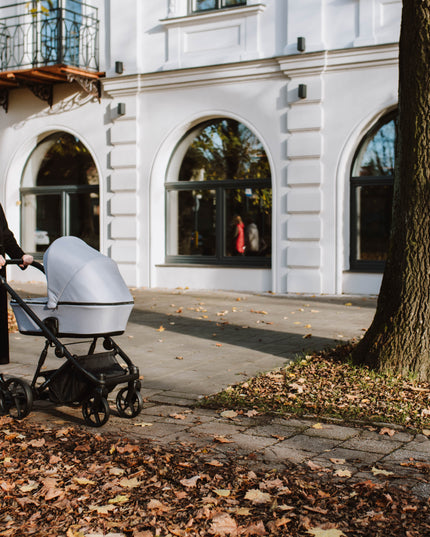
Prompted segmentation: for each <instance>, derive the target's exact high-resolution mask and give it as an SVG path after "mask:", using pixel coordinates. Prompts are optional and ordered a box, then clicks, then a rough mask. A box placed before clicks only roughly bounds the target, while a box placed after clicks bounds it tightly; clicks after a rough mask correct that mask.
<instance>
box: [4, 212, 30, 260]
mask: <svg viewBox="0 0 430 537" xmlns="http://www.w3.org/2000/svg"><path fill="white" fill-rule="evenodd" d="M0 242H1V245H2V250H3V251H4V252H5V253H6V254H7V255H8V256H9V257H10V258H11V259H21V257H22V256H23V255H24V252H23V250H22V249H21V248H20V246H19V244H18V243H17V242H16V239H15V236H14V234H13V233H12V231H11V230H10V229H9V226H8V224H7V220H6V216H5V214H4V211H3V207H2V206H1V205H0Z"/></svg>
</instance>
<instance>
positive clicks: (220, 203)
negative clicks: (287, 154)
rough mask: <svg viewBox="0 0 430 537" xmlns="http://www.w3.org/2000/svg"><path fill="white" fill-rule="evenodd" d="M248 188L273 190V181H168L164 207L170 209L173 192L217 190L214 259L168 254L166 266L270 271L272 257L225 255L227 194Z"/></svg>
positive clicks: (166, 255)
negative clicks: (257, 268) (171, 192)
mask: <svg viewBox="0 0 430 537" xmlns="http://www.w3.org/2000/svg"><path fill="white" fill-rule="evenodd" d="M238 188H240V189H245V188H254V189H256V188H270V189H272V180H271V179H244V180H240V181H239V180H228V179H227V180H217V181H166V183H165V207H168V199H167V198H168V194H169V192H170V191H184V190H186V191H190V190H215V199H216V209H215V219H216V220H215V244H216V246H215V255H214V256H201V255H169V254H168V253H167V251H166V253H165V262H166V263H167V264H181V265H183V264H190V265H213V266H230V267H244V266H246V267H262V268H270V267H271V265H272V255H269V256H226V255H225V254H224V252H225V231H226V225H227V224H226V191H227V190H230V189H235V190H237V189H238ZM165 217H166V221H165V229H166V237H165V239H166V240H165V243H166V246H167V244H168V238H167V234H168V233H169V226H168V221H167V211H166V214H165Z"/></svg>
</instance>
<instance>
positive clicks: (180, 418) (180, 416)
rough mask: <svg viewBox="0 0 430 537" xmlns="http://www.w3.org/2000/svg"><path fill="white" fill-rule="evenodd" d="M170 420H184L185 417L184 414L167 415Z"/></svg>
mask: <svg viewBox="0 0 430 537" xmlns="http://www.w3.org/2000/svg"><path fill="white" fill-rule="evenodd" d="M169 416H170V417H171V418H174V419H175V420H185V419H187V416H185V415H184V414H169Z"/></svg>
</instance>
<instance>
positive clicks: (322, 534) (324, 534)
mask: <svg viewBox="0 0 430 537" xmlns="http://www.w3.org/2000/svg"><path fill="white" fill-rule="evenodd" d="M308 533H309V534H310V535H314V537H345V534H344V533H343V531H341V530H336V529H330V530H324V529H322V528H311V529H309V530H308Z"/></svg>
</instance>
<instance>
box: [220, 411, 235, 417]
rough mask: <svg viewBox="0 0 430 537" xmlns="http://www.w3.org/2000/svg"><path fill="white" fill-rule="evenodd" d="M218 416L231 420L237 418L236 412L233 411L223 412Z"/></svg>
mask: <svg viewBox="0 0 430 537" xmlns="http://www.w3.org/2000/svg"><path fill="white" fill-rule="evenodd" d="M220 415H221V416H222V417H223V418H229V419H233V418H235V417H236V416H237V412H236V411H235V410H225V411H224V412H221V414H220Z"/></svg>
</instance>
